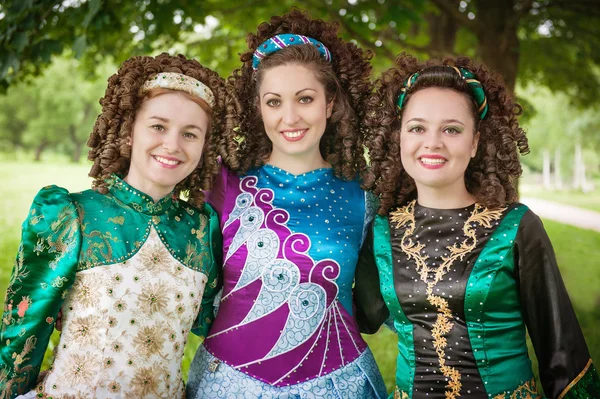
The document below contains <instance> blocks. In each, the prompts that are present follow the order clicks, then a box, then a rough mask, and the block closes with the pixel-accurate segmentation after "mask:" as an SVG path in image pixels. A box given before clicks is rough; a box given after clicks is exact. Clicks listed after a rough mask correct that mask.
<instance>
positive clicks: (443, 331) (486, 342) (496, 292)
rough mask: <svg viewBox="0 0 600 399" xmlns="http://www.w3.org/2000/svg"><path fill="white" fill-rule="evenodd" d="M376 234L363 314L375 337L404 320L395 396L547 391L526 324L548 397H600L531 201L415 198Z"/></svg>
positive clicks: (360, 300) (508, 397)
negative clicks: (444, 203)
mask: <svg viewBox="0 0 600 399" xmlns="http://www.w3.org/2000/svg"><path fill="white" fill-rule="evenodd" d="M367 240H368V241H367V243H366V251H364V253H363V254H362V256H361V260H360V261H359V265H358V267H357V274H356V286H355V300H356V304H357V318H358V320H359V325H360V327H361V331H363V332H371V333H372V332H375V331H376V330H377V329H378V327H379V326H380V325H381V323H382V322H383V321H384V320H385V319H386V318H388V316H391V319H393V325H394V328H395V330H396V331H397V333H398V350H399V354H398V358H397V368H396V390H395V393H394V394H393V395H394V398H402V399H404V398H411V399H417V398H419V399H420V398H423V399H425V398H428V399H441V398H444V399H454V398H459V397H466V398H481V399H484V398H485V399H525V398H528V399H531V398H542V396H541V395H540V394H539V393H538V389H537V388H536V385H535V380H534V378H533V372H532V368H531V362H530V360H529V357H528V355H527V345H526V340H525V336H526V334H525V332H526V327H527V330H528V332H529V335H530V337H531V340H532V343H533V346H534V348H535V351H536V355H537V358H538V361H539V369H540V379H541V382H542V385H543V388H544V392H545V395H546V397H548V398H552V399H556V398H560V399H563V398H564V399H584V398H590V399H591V398H600V380H599V379H598V374H597V371H596V369H595V367H594V365H593V363H592V360H591V359H590V355H589V352H588V349H587V347H586V344H585V341H584V338H583V335H582V333H581V329H580V328H579V324H578V323H577V318H576V317H575V313H574V311H573V308H572V306H571V302H570V301H569V297H568V295H567V291H566V289H565V287H564V284H563V282H562V279H561V277H560V273H559V271H558V267H557V265H556V260H555V257H554V251H553V249H552V245H551V243H550V241H549V239H548V236H547V235H546V232H545V231H544V228H543V226H542V223H541V222H540V220H539V218H538V217H537V216H536V215H535V214H533V213H532V212H531V211H530V210H529V209H528V208H527V207H526V206H525V205H522V204H514V205H511V206H509V207H507V208H505V209H501V210H488V209H487V208H485V207H482V206H480V205H478V204H474V205H472V206H470V207H467V208H463V209H450V210H444V209H431V208H425V207H422V206H420V205H418V204H416V203H415V202H414V201H413V202H411V203H409V204H408V205H407V206H405V207H403V208H400V209H398V210H396V211H395V212H392V213H391V214H390V218H389V220H388V218H387V217H381V216H377V217H376V219H375V221H374V227H373V231H372V234H371V236H370V237H368V238H367ZM373 259H375V262H376V264H377V269H378V270H374V267H373ZM374 292H381V295H374V294H373V293H374Z"/></svg>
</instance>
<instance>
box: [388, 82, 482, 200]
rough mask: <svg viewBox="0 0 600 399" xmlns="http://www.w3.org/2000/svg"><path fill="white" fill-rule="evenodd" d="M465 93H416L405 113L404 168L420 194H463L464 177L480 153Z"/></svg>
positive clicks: (438, 91) (464, 189)
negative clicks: (470, 164)
mask: <svg viewBox="0 0 600 399" xmlns="http://www.w3.org/2000/svg"><path fill="white" fill-rule="evenodd" d="M470 107H471V105H470V104H469V102H468V99H467V98H466V97H465V95H464V94H462V93H459V92H457V91H455V90H451V89H441V88H426V89H422V90H419V91H417V92H416V93H414V94H412V96H411V97H410V99H409V101H408V102H407V104H406V106H405V109H404V111H403V114H402V130H401V133H400V148H401V157H402V166H403V167H404V169H405V170H406V172H407V173H408V174H409V175H410V176H411V177H412V178H413V179H414V181H415V184H416V187H417V191H418V195H419V197H421V196H422V195H426V193H437V194H439V193H447V194H451V195H452V194H456V195H459V194H463V193H464V192H465V191H466V186H465V181H464V175H465V171H466V170H467V166H468V165H469V161H470V160H471V158H472V157H474V156H475V153H476V152H477V143H478V141H479V133H476V132H475V121H474V120H473V114H472V112H471V110H470Z"/></svg>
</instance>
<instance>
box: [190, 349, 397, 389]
mask: <svg viewBox="0 0 600 399" xmlns="http://www.w3.org/2000/svg"><path fill="white" fill-rule="evenodd" d="M215 365H217V366H216V367H215ZM191 368H193V369H194V370H199V371H200V372H199V373H190V376H189V380H188V391H192V392H195V394H194V396H191V395H188V398H192V399H221V398H243V399H267V398H277V399H347V398H357V399H358V398H360V399H377V398H384V397H385V396H381V395H383V394H384V393H385V385H384V383H383V380H382V379H381V376H380V374H379V369H378V368H377V364H376V363H375V359H374V358H373V354H372V353H371V351H370V350H369V349H368V348H367V350H365V351H364V352H363V353H362V354H361V355H360V356H359V357H358V358H357V359H356V360H354V361H353V362H352V363H350V364H347V365H345V366H344V367H342V368H340V369H337V370H335V371H333V372H331V373H329V374H327V375H324V376H322V377H318V378H315V379H312V380H309V381H306V382H301V383H298V384H294V385H290V386H284V387H276V386H272V385H269V384H267V383H265V382H262V381H260V380H258V379H255V378H248V376H247V375H246V374H244V373H242V372H240V371H238V370H236V369H235V368H233V367H230V366H228V365H227V364H224V363H221V362H220V361H219V359H217V358H216V357H214V356H213V355H211V354H210V353H209V352H207V351H206V349H205V348H204V347H200V349H198V352H196V356H195V358H194V361H193V362H192V365H191ZM211 368H214V371H211Z"/></svg>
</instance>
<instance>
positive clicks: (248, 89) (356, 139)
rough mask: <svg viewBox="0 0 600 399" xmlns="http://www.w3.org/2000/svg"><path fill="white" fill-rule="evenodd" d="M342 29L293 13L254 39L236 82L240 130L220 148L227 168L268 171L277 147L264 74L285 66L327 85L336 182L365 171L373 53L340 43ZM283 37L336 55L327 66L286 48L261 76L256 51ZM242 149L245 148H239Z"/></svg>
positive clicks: (309, 51) (310, 50)
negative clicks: (265, 115)
mask: <svg viewBox="0 0 600 399" xmlns="http://www.w3.org/2000/svg"><path fill="white" fill-rule="evenodd" d="M338 28H339V26H338V24H337V23H327V22H324V21H322V20H320V19H312V18H311V17H310V16H309V15H308V13H306V12H303V11H300V10H298V9H292V10H291V11H290V12H289V13H288V14H285V15H283V16H274V17H272V18H271V20H270V21H269V22H268V23H267V22H263V23H262V24H260V25H259V27H258V31H257V33H256V34H249V35H248V39H247V42H248V48H249V49H250V50H249V51H247V52H245V53H243V54H242V55H241V61H242V62H243V65H242V67H241V69H238V70H236V71H234V73H233V75H232V76H231V77H230V82H231V83H232V85H233V86H234V89H235V91H236V94H237V98H238V100H239V101H240V103H241V106H242V113H241V114H240V129H239V131H238V132H236V133H235V134H234V135H232V136H230V137H223V140H222V141H223V144H222V145H221V146H220V149H222V150H223V151H222V152H221V156H222V157H223V159H224V160H225V162H226V163H227V164H228V165H229V166H230V167H231V168H232V169H233V170H236V171H238V172H240V173H245V172H247V171H248V170H249V169H251V168H254V167H259V166H261V165H263V164H264V163H265V162H266V161H267V160H268V158H269V156H270V154H271V151H272V149H273V145H272V143H271V141H270V140H269V138H268V136H267V134H266V132H265V129H264V125H263V122H262V119H261V115H260V110H259V107H258V106H257V102H256V98H257V95H258V94H257V93H258V91H259V88H260V84H261V83H262V79H263V76H264V73H265V72H266V71H268V70H269V69H271V68H274V67H276V66H280V65H285V64H298V65H302V66H305V67H307V68H310V69H311V70H312V71H313V72H314V73H315V75H316V77H317V79H318V80H319V81H320V82H321V83H322V84H323V85H324V87H325V91H326V97H327V100H328V101H331V100H333V113H332V116H331V117H330V118H329V119H328V121H327V127H326V129H325V133H324V135H323V137H322V138H321V143H320V150H321V155H322V156H323V158H324V159H325V160H326V161H327V162H329V163H330V164H331V165H332V166H333V170H334V173H335V174H336V176H338V177H341V178H344V179H346V180H352V179H354V178H356V177H357V175H358V174H359V173H362V172H363V170H364V168H365V160H364V156H363V136H362V133H361V131H360V124H359V121H360V120H361V119H362V117H363V116H364V104H365V100H366V98H367V96H368V95H369V93H370V91H371V89H372V85H371V82H370V80H369V77H370V72H371V65H370V62H369V59H370V58H371V53H370V52H364V51H363V50H362V49H360V48H358V47H357V46H356V45H354V44H352V43H350V42H346V41H344V40H342V39H340V38H339V37H338V35H337V31H338ZM283 33H294V34H301V35H305V36H309V37H312V38H314V39H316V40H319V41H320V42H322V43H323V44H324V45H325V46H326V47H327V48H328V49H329V51H330V53H331V58H332V61H331V63H328V62H327V61H325V60H323V59H322V57H321V56H320V54H319V52H318V51H317V50H316V49H315V48H314V47H313V46H312V45H309V44H304V45H297V46H291V47H286V48H284V49H282V50H280V51H278V52H276V53H274V54H271V55H269V56H267V57H265V58H264V59H262V61H261V63H260V65H259V67H258V70H257V71H254V70H253V68H252V56H253V54H254V51H255V50H256V48H257V47H258V46H259V45H260V44H261V43H263V42H264V41H266V40H268V39H269V38H271V37H273V36H275V35H278V34H283ZM238 143H239V144H238Z"/></svg>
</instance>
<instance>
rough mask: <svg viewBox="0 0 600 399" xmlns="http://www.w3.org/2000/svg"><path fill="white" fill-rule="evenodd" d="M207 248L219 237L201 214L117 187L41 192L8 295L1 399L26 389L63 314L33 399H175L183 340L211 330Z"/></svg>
mask: <svg viewBox="0 0 600 399" xmlns="http://www.w3.org/2000/svg"><path fill="white" fill-rule="evenodd" d="M213 246H215V247H217V246H220V237H219V232H218V227H217V225H216V214H215V213H214V211H213V210H212V209H211V208H210V206H208V205H207V206H206V207H205V208H204V209H203V210H202V211H199V210H197V209H195V208H193V207H191V206H189V205H188V204H187V203H185V202H184V201H179V200H176V199H174V198H172V197H171V196H168V197H166V198H163V199H162V200H160V201H158V202H157V203H154V201H153V200H152V199H151V198H150V197H148V196H146V195H145V194H143V193H141V192H139V191H137V190H135V189H133V188H132V187H130V186H129V185H127V184H126V183H125V182H123V181H122V180H121V179H119V178H118V177H114V179H113V181H112V184H111V186H110V189H109V193H108V194H106V195H103V194H99V193H97V192H94V191H92V190H87V191H84V192H81V193H71V194H69V193H68V192H67V191H66V190H64V189H61V188H58V187H55V186H52V187H47V188H44V189H43V190H42V191H40V193H39V194H38V195H37V196H36V198H35V200H34V203H33V205H32V207H31V211H30V214H29V217H28V219H27V220H26V221H25V223H24V225H23V239H22V243H21V246H20V248H19V254H18V256H17V260H16V262H15V269H14V272H13V276H12V278H11V282H10V285H9V288H8V292H7V299H6V304H5V310H4V316H3V325H2V347H1V355H2V361H3V362H2V363H3V365H2V368H1V369H0V386H1V387H2V392H3V393H2V395H0V397H1V398H12V397H14V395H16V394H17V393H21V394H22V393H24V392H26V391H27V390H29V389H31V388H33V387H34V384H35V382H36V381H35V380H36V377H37V374H38V372H39V367H40V365H41V361H42V358H43V355H44V351H45V348H46V345H47V343H48V339H49V336H50V334H51V332H52V330H53V328H54V319H55V317H56V314H57V312H58V310H59V309H60V308H61V305H62V311H63V316H62V317H63V329H62V334H61V338H60V342H59V345H58V347H57V351H56V356H55V360H54V364H53V367H52V370H51V371H50V372H49V373H48V375H47V376H46V377H45V379H44V380H43V382H42V383H41V384H39V386H38V387H37V391H38V392H39V394H40V397H54V398H60V397H67V396H69V395H71V396H69V397H103V398H111V397H114V398H117V397H124V396H130V397H136V398H155V397H170V398H177V397H182V395H183V393H184V385H183V382H182V378H181V371H180V369H181V359H182V357H183V350H184V346H185V342H186V340H187V335H188V332H189V331H190V329H192V328H195V329H196V330H195V332H197V333H198V334H200V335H205V334H206V332H207V331H208V327H209V325H210V324H211V322H212V319H213V308H212V300H213V299H214V295H215V293H216V290H217V289H218V287H217V283H218V273H219V268H218V267H217V266H216V265H215V259H214V255H213V249H214V248H213ZM63 301H64V303H63ZM12 359H16V360H12Z"/></svg>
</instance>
